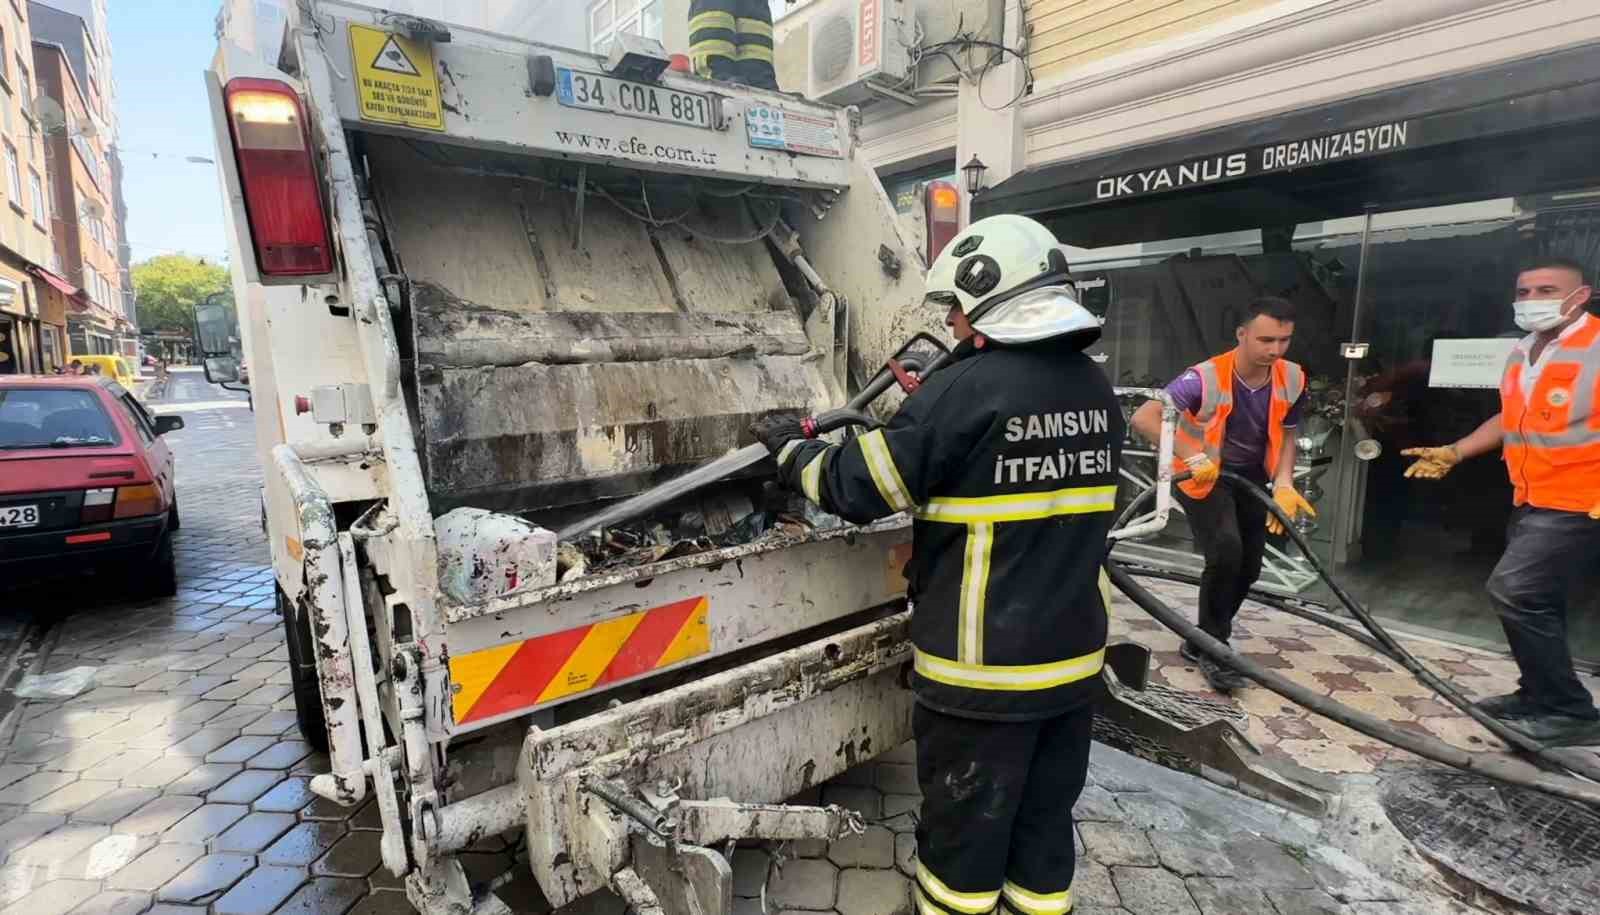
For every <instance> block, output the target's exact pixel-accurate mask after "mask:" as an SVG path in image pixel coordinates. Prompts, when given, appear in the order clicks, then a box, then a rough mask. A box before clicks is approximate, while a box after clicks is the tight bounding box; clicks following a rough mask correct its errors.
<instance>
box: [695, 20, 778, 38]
mask: <svg viewBox="0 0 1600 915" xmlns="http://www.w3.org/2000/svg"><path fill="white" fill-rule="evenodd" d="M691 27H692V26H691ZM738 31H739V34H740V35H764V36H766V37H767V38H771V37H772V23H770V22H766V21H764V20H761V19H747V18H745V17H743V16H741V17H739V29H738Z"/></svg>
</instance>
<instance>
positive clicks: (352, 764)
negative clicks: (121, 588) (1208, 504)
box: [197, 0, 1165, 915]
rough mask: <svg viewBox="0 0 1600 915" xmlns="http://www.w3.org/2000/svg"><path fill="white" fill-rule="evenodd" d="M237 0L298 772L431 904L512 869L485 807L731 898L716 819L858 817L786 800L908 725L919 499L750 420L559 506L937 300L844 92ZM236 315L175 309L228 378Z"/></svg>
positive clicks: (645, 895)
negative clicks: (892, 493)
mask: <svg viewBox="0 0 1600 915" xmlns="http://www.w3.org/2000/svg"><path fill="white" fill-rule="evenodd" d="M231 28H232V27H231V26H230V25H228V24H227V23H226V20H225V22H224V26H223V28H222V31H221V35H220V45H219V48H218V51H217V54H216V56H215V59H214V62H213V65H212V67H211V69H210V70H208V71H207V73H206V85H207V91H208V92H209V95H210V102H211V107H212V113H213V118H214V123H215V127H216V140H217V145H218V153H219V154H218V156H217V161H218V162H219V163H220V171H221V174H222V181H223V190H224V195H225V201H226V210H227V217H228V221H229V232H228V235H229V239H228V241H229V244H230V249H231V258H230V261H231V265H232V270H233V300H234V301H233V307H234V308H236V310H237V320H238V326H239V336H240V337H241V338H242V340H243V355H244V358H245V359H247V360H248V364H249V366H250V372H251V378H250V385H251V389H252V391H253V395H254V404H255V411H256V413H255V422H256V432H257V449H258V457H259V459H260V462H261V465H262V467H263V470H264V473H263V476H264V486H263V500H262V501H263V516H264V520H263V523H264V524H265V527H266V531H267V534H268V540H269V543H270V547H271V559H272V564H273V568H274V571H275V573H276V578H277V585H278V598H279V608H280V610H281V613H282V616H283V622H284V627H285V635H286V639H287V642H288V646H289V656H290V664H291V671H292V674H293V684H294V698H295V702H296V709H297V714H298V717H299V721H300V726H301V730H302V731H303V733H304V735H305V737H306V738H307V739H308V740H309V741H311V742H312V743H313V744H315V745H317V746H319V747H324V748H325V749H326V750H327V753H328V759H329V771H328V772H327V773H326V774H323V775H319V776H317V777H316V778H314V779H313V781H312V788H313V789H314V790H315V791H316V792H317V793H318V794H319V795H321V796H323V797H326V798H329V799H332V800H334V801H337V802H339V803H343V804H350V805H353V804H357V803H362V802H365V801H366V800H367V798H368V797H369V795H370V796H372V798H373V800H374V802H375V804H376V806H377V809H378V811H379V812H380V814H381V818H382V825H383V838H382V846H381V847H382V855H383V863H384V866H385V867H387V868H388V869H389V871H390V872H391V873H393V874H395V875H396V876H404V877H405V878H406V885H407V889H408V893H409V896H410V899H411V901H412V902H413V904H414V905H415V906H416V907H417V908H418V909H419V910H420V911H422V912H424V913H429V915H439V913H492V912H499V911H504V906H503V905H502V904H501V903H500V902H499V901H498V900H497V898H496V897H495V895H494V894H493V892H492V890H493V889H494V887H495V886H496V885H498V884H499V883H500V882H501V881H503V880H505V879H509V877H510V875H509V874H508V875H502V876H501V877H500V878H497V879H491V880H487V881H480V882H478V883H474V882H472V881H470V880H469V879H468V877H467V875H466V873H465V871H464V870H463V868H462V866H461V865H460V863H459V861H458V859H457V857H456V854H457V853H458V852H460V851H462V850H463V849H466V848H468V847H470V846H473V845H474V844H475V843H478V842H480V841H482V840H484V839H485V838H487V837H493V836H497V835H501V834H512V833H520V834H521V835H522V836H523V837H524V839H525V843H526V845H525V850H526V859H527V866H528V867H531V869H532V872H533V874H534V876H535V877H536V878H537V880H538V883H539V885H540V887H541V888H542V890H543V892H544V894H545V895H546V897H548V899H549V901H550V902H551V903H552V904H554V905H557V906H560V905H564V904H567V903H570V902H572V901H573V900H575V899H578V898H580V897H582V896H584V895H586V894H589V893H592V892H595V891H598V890H600V889H602V888H607V887H609V888H610V889H611V890H613V891H614V892H616V893H617V894H619V895H620V896H621V897H622V898H623V899H624V900H626V901H627V903H628V904H629V905H630V906H632V907H633V910H634V911H637V912H640V913H657V912H661V913H670V915H680V913H681V915H691V913H698V915H727V913H728V912H729V911H730V908H731V893H732V889H731V880H730V872H729V866H728V862H727V859H726V858H725V857H724V855H723V854H722V853H721V852H722V851H723V850H724V849H725V847H726V843H729V842H731V841H736V840H741V839H750V838H765V839H807V838H820V839H829V838H836V837H839V836H841V835H843V834H847V833H850V832H852V831H856V830H859V829H860V828H861V827H862V824H861V823H860V822H859V820H858V818H857V817H856V816H855V815H854V814H853V813H851V812H849V811H845V810H841V809H838V808H824V807H812V806H800V805H789V804H786V803H785V801H786V800H787V799H790V798H793V797H795V796H797V795H801V794H803V793H804V792H805V791H806V789H808V788H809V787H811V786H814V785H817V784H819V783H821V782H823V781H825V780H827V779H828V778H830V777H832V776H834V775H836V774H838V773H839V772H841V771H843V770H844V769H846V768H848V767H849V766H851V765H853V764H855V763H857V762H859V761H864V760H866V759H868V758H871V757H872V756H874V755H876V754H878V753H879V752H882V751H884V750H887V749H889V748H892V747H894V746H896V745H898V744H900V743H901V742H903V741H905V740H907V739H908V738H909V736H910V712H911V697H910V693H909V691H907V690H906V689H905V688H904V686H903V685H902V682H901V677H902V670H903V667H904V662H905V660H906V659H907V657H908V655H909V646H908V642H907V630H906V618H907V612H906V608H905V601H904V594H905V580H904V579H903V578H902V577H901V569H902V567H903V565H904V562H905V560H906V558H907V557H908V555H909V550H910V526H909V521H908V519H906V518H904V517H900V518H895V519H890V520H888V521H884V522H880V523H878V524H874V525H870V526H865V527H857V526H852V525H846V524H843V523H841V522H840V521H839V520H838V519H836V518H831V517H828V516H825V515H821V514H818V513H817V512H816V511H815V510H814V509H808V508H805V507H804V505H803V504H799V503H796V502H795V501H793V500H792V499H791V498H789V497H787V496H785V495H784V494H782V493H777V492H774V491H773V489H772V488H771V487H770V486H769V485H765V480H764V478H767V477H770V474H764V473H763V472H762V468H761V467H759V466H754V467H750V466H746V465H747V464H749V462H748V461H743V462H739V464H738V467H736V468H734V469H736V470H739V468H743V469H742V470H739V472H735V473H733V474H732V475H731V476H725V475H724V474H721V473H718V474H715V475H713V476H714V478H715V479H716V480H717V482H715V483H714V485H710V486H707V487H704V488H701V489H698V490H695V491H693V492H687V493H686V494H682V495H680V497H679V498H676V499H674V500H661V499H657V500H654V502H652V503H651V505H650V506H649V507H651V508H652V509H654V510H653V511H648V512H645V513H643V514H642V515H641V514H638V513H630V514H629V515H628V516H627V517H626V518H624V519H621V520H620V521H619V522H618V523H613V524H608V525H604V526H599V527H591V526H589V525H587V524H586V523H585V520H584V519H586V518H588V517H590V516H591V515H592V513H594V512H595V511H597V510H600V509H602V508H603V507H605V506H607V505H613V504H617V503H618V502H625V500H627V499H629V498H639V497H641V494H646V495H648V494H649V493H652V492H659V491H660V490H659V488H658V487H659V485H660V484H662V483H663V482H664V481H668V480H673V479H675V478H678V475H679V474H682V473H684V472H685V471H687V470H689V469H691V468H695V467H697V466H699V465H702V464H703V463H705V462H707V461H711V460H715V459H718V458H721V457H723V456H724V455H727V454H729V453H730V452H732V453H734V454H739V453H746V454H748V449H749V446H750V445H751V442H752V440H751V438H750V436H749V433H748V432H747V428H748V426H749V424H750V423H751V422H752V421H753V420H755V419H757V418H758V417H761V416H763V415H766V414H768V413H772V412H775V411H794V412H802V413H806V414H813V415H814V414H816V413H818V412H819V411H823V410H825V409H827V408H830V407H838V406H839V405H841V404H844V403H846V402H847V400H849V397H850V395H851V394H853V393H858V392H860V391H861V390H863V388H870V387H871V384H869V379H872V378H875V377H876V378H879V379H887V378H889V377H891V376H889V375H887V374H884V373H883V372H882V371H880V367H882V366H884V365H886V364H887V363H888V362H889V361H890V359H891V356H893V355H894V354H895V353H896V352H897V351H899V350H900V346H899V345H900V344H901V342H902V341H906V340H909V339H912V338H913V337H915V336H916V335H917V334H918V332H921V331H925V330H939V329H940V328H939V327H938V324H939V322H940V321H941V320H942V317H943V316H942V314H939V313H935V312H931V311H929V310H928V309H925V308H923V307H922V306H921V304H920V300H921V283H922V275H923V272H924V269H925V268H924V264H923V256H922V254H920V253H919V252H918V251H916V250H915V248H914V247H913V246H912V244H910V243H909V242H908V240H907V238H906V236H905V234H904V233H903V232H902V229H901V227H900V224H899V223H898V221H897V218H896V215H895V210H894V208H893V206H892V205H891V203H890V201H889V199H888V197H887V195H886V194H885V192H884V190H883V188H882V187H881V186H880V184H879V182H878V179H877V177H876V175H875V174H874V172H873V171H872V169H871V167H870V165H869V164H868V163H867V162H865V161H864V160H863V158H862V157H861V156H860V155H859V154H858V152H857V149H856V138H855V132H854V127H855V125H854V123H853V120H852V118H853V116H854V112H852V111H851V110H848V109H840V108H834V107H829V106H825V105H820V104H814V103H811V102H808V101H805V100H802V99H800V98H797V97H795V96H792V95H787V94H782V93H778V92H767V91H761V90H754V89H748V88H744V87H740V86H733V85H728V84H724V83H717V82H711V81H707V80H702V79H699V78H696V77H695V76H693V75H691V74H689V73H685V72H682V70H681V68H680V67H673V66H671V62H670V60H669V58H668V56H667V55H666V54H665V53H664V52H663V51H662V50H661V48H660V46H659V45H657V44H655V43H653V42H649V41H644V40H634V39H631V38H627V37H624V38H623V39H620V40H619V41H618V42H617V44H616V46H615V47H614V48H613V49H612V51H611V53H610V54H609V55H607V56H598V55H595V54H589V53H584V52H579V51H572V50H566V49H561V48H555V47H548V46H544V45H540V44H537V43H534V42H530V41H527V40H524V39H521V38H517V37H512V36H505V35H498V34H493V33H491V32H488V31H483V30H478V29H474V28H472V27H469V26H463V25H458V24H453V23H445V22H439V21H435V20H429V19H422V18H417V17H415V16H411V15H407V14H402V13H395V12H390V11H386V10H383V9H378V8H373V7H368V6H362V5H357V4H352V3H344V2H331V0H315V2H307V0H303V2H301V3H298V4H291V5H289V9H288V22H287V28H286V32H285V33H284V34H285V37H284V40H283V42H282V46H281V50H280V51H279V52H278V53H277V54H276V55H275V56H274V57H273V58H272V59H263V57H262V56H261V55H259V54H256V53H252V49H251V48H250V47H248V46H247V43H246V42H244V41H243V40H242V37H241V36H235V35H233V34H232V32H231ZM274 46H275V47H276V45H274ZM228 323H229V308H228V306H227V304H226V303H221V302H218V303H212V304H211V305H208V306H206V307H204V308H201V309H199V310H198V313H197V328H198V336H199V337H200V338H201V346H202V349H204V350H205V351H206V353H207V373H208V376H209V377H211V378H213V379H214V380H218V381H227V380H233V379H236V377H237V376H236V374H235V367H236V364H237V354H235V353H231V351H230V350H231V348H230V347H229V346H228V345H226V343H227V338H228V337H229V335H230V334H229V331H228V327H227V325H228ZM922 342H923V344H924V345H925V344H926V343H927V340H926V338H924V339H923V341H922ZM935 349H936V348H935ZM901 355H902V356H903V357H904V359H903V361H901V362H896V363H895V366H896V368H897V369H900V368H902V367H903V366H915V365H917V364H926V362H927V361H928V360H929V359H932V358H936V357H937V353H936V352H933V353H930V352H922V353H920V354H907V353H904V352H902V353H901ZM919 360H921V361H920V362H919ZM898 377H899V380H900V381H902V382H903V383H904V382H907V380H908V376H906V375H905V373H904V372H903V371H902V372H899V373H898ZM879 387H882V385H879ZM758 447H759V446H758ZM741 448H743V449H744V451H743V452H741V451H740V450H739V449H741ZM768 469H769V470H770V467H769V468H768ZM1164 496H1165V493H1164V492H1163V506H1164V504H1165V503H1164ZM646 501H650V500H648V499H647V500H646ZM556 532H562V533H561V534H560V535H558V533H556Z"/></svg>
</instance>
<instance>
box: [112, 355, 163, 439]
mask: <svg viewBox="0 0 1600 915" xmlns="http://www.w3.org/2000/svg"><path fill="white" fill-rule="evenodd" d="M117 370H118V371H120V372H123V373H124V374H126V373H127V371H128V367H127V365H126V363H124V362H123V361H122V360H121V359H118V360H117ZM117 403H120V404H122V409H124V410H126V411H127V413H128V418H129V419H130V420H132V421H133V428H134V429H136V430H138V432H139V437H140V438H142V439H144V443H145V444H146V445H148V444H150V443H151V442H153V441H155V440H156V428H155V424H154V423H153V422H152V421H151V420H150V418H149V417H148V416H146V415H145V412H144V408H143V407H140V406H139V402H138V401H137V400H134V399H133V395H132V394H123V395H122V396H121V397H118V398H117Z"/></svg>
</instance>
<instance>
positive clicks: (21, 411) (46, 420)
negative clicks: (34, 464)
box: [0, 388, 117, 448]
mask: <svg viewBox="0 0 1600 915" xmlns="http://www.w3.org/2000/svg"><path fill="white" fill-rule="evenodd" d="M116 443H117V427H116V426H115V425H113V424H112V422H111V417H110V416H108V415H107V414H106V408H105V407H104V406H102V405H101V403H100V398H99V397H98V396H96V395H95V393H94V392H92V391H83V390H74V389H71V388H13V389H11V390H8V391H6V392H5V393H4V394H0V448H50V447H52V446H53V447H56V448H63V447H66V448H70V447H72V446H74V445H80V446H81V445H115V444H116Z"/></svg>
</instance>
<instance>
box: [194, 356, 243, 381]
mask: <svg viewBox="0 0 1600 915" xmlns="http://www.w3.org/2000/svg"><path fill="white" fill-rule="evenodd" d="M202 365H203V366H204V368H205V371H206V380H207V381H209V382H211V383H212V384H226V383H228V382H231V381H238V380H239V361H238V360H237V359H234V358H233V357H232V356H207V357H205V362H203V363H202Z"/></svg>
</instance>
